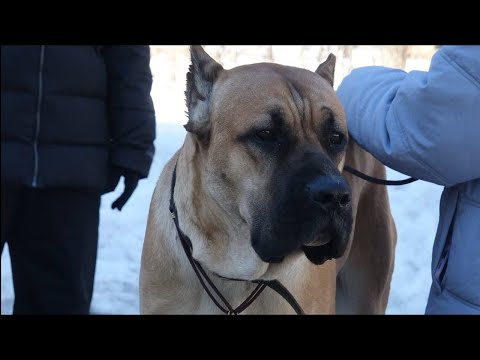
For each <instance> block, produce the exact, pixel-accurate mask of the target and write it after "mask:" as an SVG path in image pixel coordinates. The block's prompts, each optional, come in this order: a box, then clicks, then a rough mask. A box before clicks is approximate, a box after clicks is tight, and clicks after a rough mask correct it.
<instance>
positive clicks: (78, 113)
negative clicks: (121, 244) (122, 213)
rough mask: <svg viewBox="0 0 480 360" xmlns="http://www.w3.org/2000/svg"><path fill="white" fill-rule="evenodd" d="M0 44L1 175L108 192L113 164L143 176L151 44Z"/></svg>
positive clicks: (150, 130) (147, 157)
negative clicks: (0, 60)
mask: <svg viewBox="0 0 480 360" xmlns="http://www.w3.org/2000/svg"><path fill="white" fill-rule="evenodd" d="M1 50H2V51H1V59H2V63H1V94H2V95H1V115H2V117H1V144H2V145H1V146H2V148H1V151H2V155H1V159H2V165H1V169H2V173H1V177H2V182H5V183H8V184H21V185H26V186H32V187H39V188H45V187H69V188H87V189H95V190H98V191H101V192H106V191H111V190H113V188H108V186H107V184H108V183H110V184H112V176H114V174H117V176H118V171H117V172H115V171H112V169H113V168H114V167H117V168H123V169H128V170H131V171H135V172H137V173H138V175H139V177H140V178H144V177H147V175H148V172H149V169H150V165H151V163H152V159H153V154H154V146H153V141H154V139H155V113H154V108H153V103H152V99H151V97H150V90H151V87H152V74H151V71H150V65H149V64H150V48H149V46H93V45H92V46H64V45H58V46H53V45H52V46H51V45H48V46H46V45H34V46H24V45H21V46H3V45H2V47H1ZM113 183H115V185H116V181H113Z"/></svg>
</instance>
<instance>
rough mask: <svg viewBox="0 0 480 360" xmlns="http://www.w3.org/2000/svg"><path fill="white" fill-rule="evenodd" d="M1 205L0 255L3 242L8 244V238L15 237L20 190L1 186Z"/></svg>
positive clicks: (20, 196) (20, 199)
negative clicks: (0, 231)
mask: <svg viewBox="0 0 480 360" xmlns="http://www.w3.org/2000/svg"><path fill="white" fill-rule="evenodd" d="M1 189H2V191H1V204H2V209H1V210H2V213H1V214H2V215H1V216H2V219H1V220H2V223H1V229H2V235H1V236H2V238H1V239H2V247H1V251H0V254H2V253H3V247H4V246H5V242H7V243H8V238H12V237H14V236H15V229H16V228H18V226H17V223H18V221H17V220H18V218H19V216H18V215H19V211H21V206H20V205H21V203H22V190H21V188H19V187H16V186H10V185H5V184H3V183H2V185H1Z"/></svg>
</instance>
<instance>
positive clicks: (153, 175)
mask: <svg viewBox="0 0 480 360" xmlns="http://www.w3.org/2000/svg"><path fill="white" fill-rule="evenodd" d="M182 61H183V62H180V63H179V65H178V66H177V69H178V70H176V71H177V72H178V74H180V75H178V79H177V80H176V81H175V83H174V84H173V85H172V82H168V81H167V80H168V79H167V78H166V75H165V76H162V75H161V72H160V71H159V70H158V69H159V68H160V67H161V66H163V65H162V62H161V61H157V62H156V61H152V63H151V64H152V71H153V73H154V80H155V81H154V86H153V89H152V96H153V98H154V100H155V107H156V110H157V122H158V126H157V140H156V154H155V158H154V163H153V165H152V168H151V171H150V176H149V177H148V179H145V180H142V181H141V182H140V183H139V186H138V188H137V190H136V191H135V192H134V194H133V196H132V198H131V199H130V200H129V202H128V203H127V205H126V206H125V207H124V209H123V210H122V211H121V212H118V211H116V210H115V211H113V210H111V209H110V204H111V203H112V202H113V201H114V200H115V199H116V198H117V197H118V196H119V195H120V194H121V192H122V191H123V183H121V184H119V186H118V188H117V190H116V191H115V192H113V193H110V194H107V195H105V196H103V198H102V203H101V209H100V216H101V217H100V235H99V249H98V260H97V271H96V278H95V288H94V296H93V302H92V312H93V313H99V314H138V312H139V304H138V274H139V268H140V255H141V250H142V242H143V236H144V232H145V227H146V219H147V213H148V207H149V204H150V198H151V195H152V192H153V189H154V187H155V183H156V180H157V178H158V176H159V174H160V172H161V170H162V168H163V166H164V164H165V163H166V161H167V160H168V159H169V158H170V157H171V156H172V155H173V153H174V152H175V151H176V149H177V148H178V147H180V146H181V144H182V142H183V138H184V136H185V130H184V129H183V127H182V126H181V125H182V124H183V123H185V117H184V115H183V113H184V110H185V103H184V99H183V91H184V89H183V86H184V79H185V77H184V76H185V75H184V71H185V69H186V68H187V66H188V61H185V59H183V60H182ZM422 67H426V66H425V64H423V65H422ZM155 74H160V75H157V76H156V77H155ZM163 80H165V81H163ZM172 94H177V95H176V96H174V97H172ZM172 109H174V110H172ZM387 174H388V178H390V179H400V178H404V175H401V174H398V173H396V172H395V171H393V170H390V169H389V170H388V173H387ZM441 190H442V189H441V187H439V186H436V185H432V184H429V183H425V182H421V181H418V182H415V183H413V184H409V185H406V186H401V187H390V188H389V194H390V202H391V207H392V211H393V216H394V219H395V221H396V225H397V231H398V245H397V251H396V264H395V271H394V274H393V281H392V288H391V293H390V301H389V304H388V308H387V313H388V314H423V312H424V309H425V305H426V300H427V296H428V291H429V287H430V259H431V249H432V244H433V239H434V235H435V231H436V224H437V221H438V204H439V199H440V194H441ZM7 250H8V248H7V247H6V248H5V251H4V252H3V254H2V259H1V260H2V261H1V281H2V282H1V313H2V314H10V313H11V312H12V306H13V288H12V281H11V270H10V259H9V255H8V251H7Z"/></svg>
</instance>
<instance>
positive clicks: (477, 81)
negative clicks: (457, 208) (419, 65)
mask: <svg viewBox="0 0 480 360" xmlns="http://www.w3.org/2000/svg"><path fill="white" fill-rule="evenodd" d="M337 94H338V96H339V98H340V101H341V102H342V104H343V106H344V108H345V112H346V117H347V124H348V128H349V132H350V135H351V136H352V137H353V139H355V141H357V143H358V144H359V145H360V146H362V147H363V148H364V149H365V150H367V151H369V152H370V153H372V155H374V156H375V157H376V158H377V159H379V160H380V161H381V162H383V163H384V164H385V165H387V166H389V167H391V168H392V169H395V170H397V171H400V172H402V173H404V174H408V175H410V176H413V177H416V178H419V179H423V180H426V181H430V182H433V183H436V184H439V185H443V186H447V187H448V186H453V185H455V184H458V183H462V182H465V181H469V180H472V179H476V178H480V46H444V47H442V48H441V49H440V50H439V51H437V53H436V54H435V55H434V57H433V58H432V61H431V64H430V69H429V70H428V71H427V72H422V71H412V72H410V73H406V72H404V71H401V70H395V69H390V68H384V67H376V66H371V67H364V68H359V69H357V70H353V71H352V73H351V74H350V75H349V76H347V77H346V78H345V79H344V80H343V82H342V84H341V85H340V86H339V88H338V90H337Z"/></svg>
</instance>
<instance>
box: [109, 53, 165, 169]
mask: <svg viewBox="0 0 480 360" xmlns="http://www.w3.org/2000/svg"><path fill="white" fill-rule="evenodd" d="M104 57H105V63H106V67H107V76H108V111H109V122H110V129H111V141H112V144H113V150H112V154H111V163H112V165H114V166H118V167H121V168H124V169H128V170H132V171H135V172H137V173H138V174H139V175H140V177H141V178H145V177H147V176H148V172H149V170H150V166H151V164H152V160H153V155H154V152H155V148H154V144H153V142H154V140H155V135H156V134H155V111H154V107H153V102H152V98H151V96H150V91H151V88H152V73H151V70H150V47H149V46H106V47H105V49H104Z"/></svg>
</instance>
